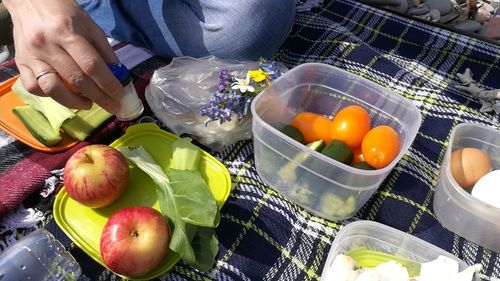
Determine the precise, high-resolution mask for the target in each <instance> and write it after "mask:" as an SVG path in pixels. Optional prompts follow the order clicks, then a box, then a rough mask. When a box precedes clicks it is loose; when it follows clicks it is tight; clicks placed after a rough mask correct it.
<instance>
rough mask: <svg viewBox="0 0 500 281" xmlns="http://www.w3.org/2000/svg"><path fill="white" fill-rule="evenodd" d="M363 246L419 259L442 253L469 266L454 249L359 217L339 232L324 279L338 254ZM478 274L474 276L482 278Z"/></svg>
mask: <svg viewBox="0 0 500 281" xmlns="http://www.w3.org/2000/svg"><path fill="white" fill-rule="evenodd" d="M360 247H364V248H367V249H369V250H373V251H378V252H382V253H386V254H390V255H394V256H397V257H401V258H403V259H409V260H411V261H415V262H418V263H423V262H430V261H433V260H435V259H436V258H438V257H439V256H445V257H448V258H450V259H453V260H455V261H457V262H458V265H459V271H462V270H464V269H466V268H467V267H468V265H467V264H466V263H465V262H464V261H462V260H460V259H459V258H457V257H456V256H454V255H452V254H451V253H448V252H446V251H445V250H443V249H441V248H438V247H436V246H434V245H432V244H430V243H428V242H425V241H424V240H422V239H419V238H417V237H414V236H412V235H410V234H407V233H404V232H402V231H400V230H397V229H395V228H392V227H390V226H387V225H384V224H381V223H378V222H374V221H356V222H352V223H349V224H348V225H346V226H344V227H343V228H342V229H341V230H340V231H339V232H338V233H337V236H336V237H335V240H334V241H333V243H332V247H331V248H330V252H329V253H328V258H327V260H326V263H325V266H324V267H323V272H322V274H321V276H322V278H321V281H329V280H325V278H323V277H324V276H326V272H327V271H328V269H329V268H330V267H331V265H332V262H333V260H334V259H335V257H336V256H337V255H339V254H347V253H348V252H349V251H351V250H353V249H356V248H360ZM475 278H476V279H474V280H479V278H477V277H475Z"/></svg>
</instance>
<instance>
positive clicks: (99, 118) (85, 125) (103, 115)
mask: <svg viewBox="0 0 500 281" xmlns="http://www.w3.org/2000/svg"><path fill="white" fill-rule="evenodd" d="M111 116H113V115H112V114H111V113H109V112H107V111H106V110H104V109H103V108H102V107H100V106H99V105H97V104H95V103H94V104H93V105H92V107H91V108H90V109H89V110H79V111H78V112H76V116H75V117H73V118H71V119H68V120H66V121H64V123H63V124H62V129H63V131H64V132H65V133H66V134H68V135H69V136H70V137H71V138H73V139H75V140H79V141H83V140H85V139H86V138H87V137H88V136H90V134H91V133H92V132H93V131H94V130H95V129H97V128H98V127H99V126H101V124H102V123H104V121H106V120H108V119H109V118H110V117H111Z"/></svg>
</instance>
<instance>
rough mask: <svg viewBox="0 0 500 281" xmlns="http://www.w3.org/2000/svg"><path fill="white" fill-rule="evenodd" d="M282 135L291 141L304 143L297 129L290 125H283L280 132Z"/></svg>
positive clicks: (302, 136)
mask: <svg viewBox="0 0 500 281" xmlns="http://www.w3.org/2000/svg"><path fill="white" fill-rule="evenodd" d="M280 131H281V132H282V133H283V134H285V135H287V136H289V137H291V138H292V139H294V140H296V141H298V142H300V143H302V144H303V143H304V135H302V133H301V132H300V131H299V129H297V128H295V127H294V126H292V125H285V126H284V127H283V128H281V130H280Z"/></svg>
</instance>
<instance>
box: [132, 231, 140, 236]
mask: <svg viewBox="0 0 500 281" xmlns="http://www.w3.org/2000/svg"><path fill="white" fill-rule="evenodd" d="M130 236H132V237H138V236H139V232H138V231H137V230H134V231H132V233H130Z"/></svg>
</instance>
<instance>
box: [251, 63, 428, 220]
mask: <svg viewBox="0 0 500 281" xmlns="http://www.w3.org/2000/svg"><path fill="white" fill-rule="evenodd" d="M352 104H357V105H360V106H363V107H364V108H365V109H366V110H368V112H369V114H370V117H371V119H372V127H374V126H377V125H389V126H391V127H392V128H393V129H395V130H396V132H397V133H398V134H399V136H400V152H399V154H398V155H397V157H396V158H395V159H394V160H393V161H392V162H391V163H390V164H389V165H388V166H386V167H384V168H382V169H378V170H371V171H370V170H361V169H357V168H354V167H351V166H348V165H345V164H343V163H340V162H338V161H336V160H333V159H331V158H329V157H327V156H325V155H323V154H321V153H319V152H316V151H314V150H312V149H310V148H308V147H307V146H305V145H302V144H300V143H298V142H296V141H294V140H292V139H291V138H289V137H287V136H286V135H285V134H283V133H281V132H280V131H279V129H280V128H282V127H283V126H284V125H287V124H289V123H290V121H291V120H292V119H293V117H294V116H295V115H296V114H297V113H299V112H303V111H309V112H315V113H319V114H324V115H334V114H335V113H336V112H338V111H339V110H340V109H342V108H344V107H345V106H348V105H352ZM252 114H253V135H254V151H255V165H256V168H257V172H258V173H259V175H260V177H261V178H262V180H263V181H264V182H265V183H266V184H268V185H269V186H271V187H272V188H274V189H276V190H277V191H278V192H280V193H281V194H283V195H284V196H286V197H288V198H289V199H290V200H292V201H294V202H295V203H297V204H298V205H300V206H302V207H304V208H305V209H307V210H309V211H310V212H312V213H314V214H316V215H318V216H320V217H323V218H326V219H329V220H341V219H346V218H349V217H351V216H353V215H354V214H355V213H356V212H357V211H358V210H359V209H360V208H361V207H362V206H363V205H364V204H365V203H366V201H368V199H369V198H370V197H371V196H372V195H373V193H374V192H375V191H376V190H377V188H378V187H379V185H380V183H381V182H382V181H383V180H384V178H385V177H386V176H387V174H389V172H390V171H391V170H392V168H394V166H395V165H396V163H397V162H398V161H399V160H400V159H401V157H402V156H403V155H404V154H405V153H406V151H407V150H408V147H409V146H410V144H411V143H412V142H413V140H414V138H415V136H416V134H417V131H418V128H419V126H420V121H421V116H420V111H419V110H418V109H417V107H416V106H415V105H413V104H412V103H411V102H410V101H408V100H406V99H405V98H403V97H401V96H399V95H397V94H394V93H392V92H391V91H389V90H387V89H385V88H383V87H381V86H379V85H377V84H375V83H372V82H370V81H368V80H366V79H364V78H361V77H359V76H356V75H353V74H350V73H348V72H346V71H343V70H341V69H338V68H336V67H334V66H330V65H326V64H320V63H306V64H302V65H300V66H298V67H295V68H294V69H292V70H290V71H288V72H287V73H285V74H284V75H283V76H281V77H280V78H278V79H277V80H276V81H274V82H273V83H272V85H271V87H270V88H268V89H265V90H264V91H262V92H261V93H260V94H259V95H258V96H257V97H256V98H255V100H254V101H253V102H252ZM290 163H291V164H290Z"/></svg>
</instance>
